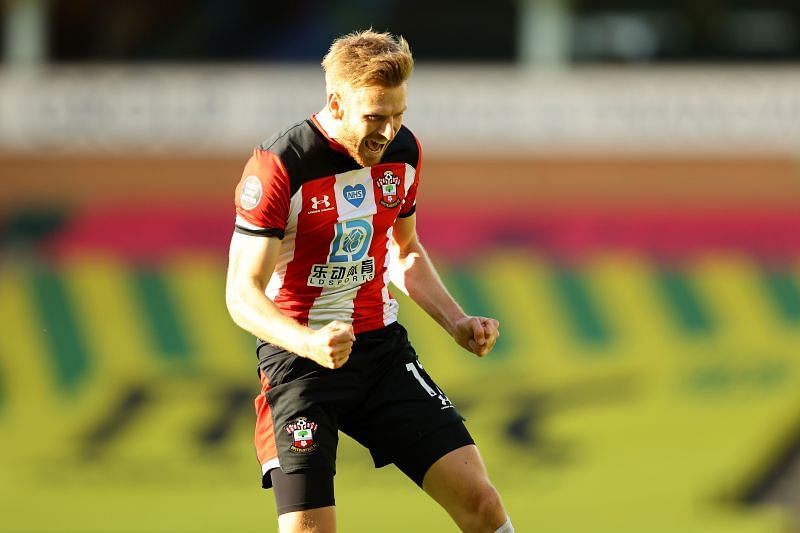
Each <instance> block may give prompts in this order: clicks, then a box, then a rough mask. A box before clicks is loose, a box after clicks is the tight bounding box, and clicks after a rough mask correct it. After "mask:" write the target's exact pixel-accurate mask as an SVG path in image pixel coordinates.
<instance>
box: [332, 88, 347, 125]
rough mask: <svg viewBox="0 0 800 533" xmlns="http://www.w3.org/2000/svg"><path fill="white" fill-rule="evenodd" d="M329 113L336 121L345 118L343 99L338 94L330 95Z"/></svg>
mask: <svg viewBox="0 0 800 533" xmlns="http://www.w3.org/2000/svg"><path fill="white" fill-rule="evenodd" d="M328 112H329V113H330V114H331V116H332V117H333V118H335V119H336V120H341V119H342V117H344V108H343V107H342V97H341V95H340V94H339V93H338V92H332V93H330V94H329V95H328Z"/></svg>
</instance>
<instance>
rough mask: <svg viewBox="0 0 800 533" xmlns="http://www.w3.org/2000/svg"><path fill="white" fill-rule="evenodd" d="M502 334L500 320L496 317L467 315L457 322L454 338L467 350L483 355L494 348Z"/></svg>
mask: <svg viewBox="0 0 800 533" xmlns="http://www.w3.org/2000/svg"><path fill="white" fill-rule="evenodd" d="M499 336H500V322H498V321H497V320H495V319H494V318H487V317H482V316H465V317H464V318H462V319H461V320H459V321H458V322H456V324H455V329H454V331H453V338H454V339H455V341H456V342H457V343H458V344H459V346H461V347H462V348H465V349H466V350H469V351H470V352H472V353H474V354H475V355H477V356H478V357H483V356H484V355H486V354H488V353H489V352H491V351H492V348H494V345H495V343H496V342H497V337H499Z"/></svg>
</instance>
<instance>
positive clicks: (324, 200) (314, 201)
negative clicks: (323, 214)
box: [311, 194, 331, 209]
mask: <svg viewBox="0 0 800 533" xmlns="http://www.w3.org/2000/svg"><path fill="white" fill-rule="evenodd" d="M328 198H330V197H329V196H328V195H327V194H324V195H322V200H318V199H317V197H316V196H314V197H313V198H311V209H319V206H320V205H322V206H324V207H330V206H331V203H330V202H329V201H328Z"/></svg>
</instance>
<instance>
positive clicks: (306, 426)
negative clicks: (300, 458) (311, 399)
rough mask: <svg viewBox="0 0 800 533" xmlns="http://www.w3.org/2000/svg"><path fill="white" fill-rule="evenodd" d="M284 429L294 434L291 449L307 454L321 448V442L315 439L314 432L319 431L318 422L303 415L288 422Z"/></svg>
mask: <svg viewBox="0 0 800 533" xmlns="http://www.w3.org/2000/svg"><path fill="white" fill-rule="evenodd" d="M284 429H285V430H286V433H288V434H289V435H291V436H292V444H291V445H289V450H290V451H292V452H294V453H302V454H306V453H311V452H313V451H314V450H316V449H317V448H319V443H318V442H316V441H315V440H314V432H315V431H317V423H316V422H313V421H311V420H309V419H307V418H306V417H304V416H301V417H298V418H296V419H294V420H293V421H292V422H289V423H288V424H286V426H285V428H284Z"/></svg>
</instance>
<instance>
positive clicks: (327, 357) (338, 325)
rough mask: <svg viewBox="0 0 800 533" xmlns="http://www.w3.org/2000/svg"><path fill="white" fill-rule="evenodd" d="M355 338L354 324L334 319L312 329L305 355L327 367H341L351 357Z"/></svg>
mask: <svg viewBox="0 0 800 533" xmlns="http://www.w3.org/2000/svg"><path fill="white" fill-rule="evenodd" d="M355 340H356V336H355V335H354V334H353V326H352V325H350V324H347V323H345V322H341V321H339V320H334V321H333V322H330V323H328V324H326V325H325V327H323V328H320V329H318V330H315V331H312V333H311V334H310V335H309V337H308V340H307V341H306V350H305V353H304V354H303V355H304V356H305V357H307V358H309V359H311V360H312V361H314V362H315V363H317V364H318V365H320V366H324V367H325V368H331V369H334V368H341V367H342V365H344V364H345V363H346V362H347V360H348V359H349V358H350V352H351V351H353V341H355Z"/></svg>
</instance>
